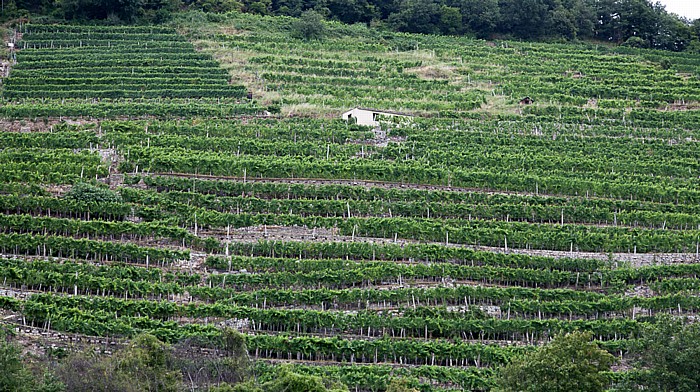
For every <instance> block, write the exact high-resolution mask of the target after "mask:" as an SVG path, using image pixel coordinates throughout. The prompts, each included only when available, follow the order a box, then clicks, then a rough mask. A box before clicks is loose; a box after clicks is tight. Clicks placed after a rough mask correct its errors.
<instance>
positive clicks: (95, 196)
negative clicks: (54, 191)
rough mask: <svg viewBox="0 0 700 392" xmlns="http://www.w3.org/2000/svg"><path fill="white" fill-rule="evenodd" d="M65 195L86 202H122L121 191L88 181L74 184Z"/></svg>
mask: <svg viewBox="0 0 700 392" xmlns="http://www.w3.org/2000/svg"><path fill="white" fill-rule="evenodd" d="M64 197H65V198H66V199H69V200H75V201H80V202H84V203H120V202H121V201H122V197H121V195H120V194H119V193H117V192H114V191H112V190H109V189H107V188H104V187H100V186H96V185H92V184H89V183H87V182H79V183H77V184H75V185H73V187H72V188H71V190H70V191H68V192H67V193H66V194H65V196H64Z"/></svg>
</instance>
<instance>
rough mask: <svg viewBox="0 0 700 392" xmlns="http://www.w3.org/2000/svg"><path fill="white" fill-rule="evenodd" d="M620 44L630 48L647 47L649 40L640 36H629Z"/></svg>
mask: <svg viewBox="0 0 700 392" xmlns="http://www.w3.org/2000/svg"><path fill="white" fill-rule="evenodd" d="M622 46H629V47H630V48H648V47H649V42H647V41H645V40H644V39H643V38H641V37H629V38H628V39H627V41H625V43H624V44H622Z"/></svg>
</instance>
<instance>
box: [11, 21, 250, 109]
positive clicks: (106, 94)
mask: <svg viewBox="0 0 700 392" xmlns="http://www.w3.org/2000/svg"><path fill="white" fill-rule="evenodd" d="M20 38H21V41H20V42H18V44H17V48H19V49H20V50H18V51H17V53H16V54H15V55H14V58H15V59H16V61H17V64H16V65H15V66H13V67H12V73H11V75H10V77H8V78H6V79H5V80H4V90H3V98H4V99H5V100H6V101H7V103H8V104H7V105H4V106H3V111H2V115H3V116H4V117H9V118H36V117H59V116H67V117H96V118H104V117H125V116H136V117H141V116H159V117H160V116H171V117H182V116H194V115H209V116H212V115H213V116H221V117H227V116H231V115H241V114H256V113H262V111H263V110H264V108H259V107H257V106H255V105H253V104H251V103H250V102H245V99H244V98H245V97H246V95H247V93H246V88H245V87H244V86H242V85H231V84H229V79H228V76H227V74H226V72H225V71H224V70H223V69H221V68H220V67H219V66H218V64H217V62H216V61H214V60H212V58H211V56H209V55H207V54H203V53H197V52H196V51H195V50H194V48H193V46H192V44H190V43H189V42H187V40H186V39H185V38H184V37H182V36H181V35H179V34H177V33H176V32H175V31H174V30H173V29H170V28H164V27H77V26H73V27H70V26H68V27H66V26H51V25H25V27H23V28H22V29H20V30H18V32H17V34H16V37H15V39H20Z"/></svg>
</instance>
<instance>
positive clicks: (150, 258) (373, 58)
mask: <svg viewBox="0 0 700 392" xmlns="http://www.w3.org/2000/svg"><path fill="white" fill-rule="evenodd" d="M231 18H234V19H231V20H228V21H226V20H225V21H224V22H221V21H219V22H218V24H217V25H214V24H205V25H203V26H201V27H202V29H201V31H200V32H199V33H197V34H195V33H190V34H193V35H192V36H191V38H192V39H194V40H195V43H196V45H197V46H201V47H202V48H205V49H206V50H207V51H210V52H211V54H212V55H213V56H214V57H216V58H217V59H219V60H221V61H223V62H225V63H227V64H225V66H226V67H228V68H229V70H230V72H231V74H230V75H226V74H224V73H222V72H221V71H219V69H220V68H217V67H218V64H217V63H216V62H214V61H213V60H211V58H210V57H208V56H209V55H208V54H203V53H201V52H196V51H194V50H193V46H191V44H189V43H187V42H186V41H185V40H184V39H183V38H181V37H183V36H182V35H177V34H175V33H173V31H172V30H169V29H156V28H127V29H125V28H113V27H100V28H78V27H56V26H33V25H28V26H27V27H26V32H25V34H24V35H23V36H22V41H20V42H19V43H18V47H19V48H21V50H19V51H18V53H17V64H16V65H14V66H13V69H12V71H11V72H10V76H9V77H8V78H7V79H5V80H4V92H3V94H4V97H5V99H6V100H8V101H11V102H7V104H6V105H4V106H3V107H2V110H4V114H5V115H6V116H8V117H27V118H28V119H27V121H28V120H29V119H34V118H36V117H39V118H42V117H47V118H46V121H47V122H49V123H50V124H51V126H41V120H39V121H36V122H33V121H28V122H27V124H28V125H26V126H25V129H24V130H25V131H27V130H28V132H11V131H9V129H11V128H12V127H8V131H7V132H2V133H0V146H1V147H2V149H1V151H0V173H2V175H0V178H2V182H1V183H0V212H2V215H0V252H2V255H3V257H2V258H1V259H0V279H2V286H3V287H2V290H3V293H4V295H3V296H2V297H0V307H2V309H3V316H4V320H5V321H4V322H5V323H8V324H11V325H13V326H16V328H17V330H18V331H20V333H21V331H25V330H28V328H29V327H34V328H40V329H42V330H53V331H60V332H66V333H75V334H80V335H87V336H104V337H117V338H125V339H128V338H130V337H133V336H135V335H137V334H138V333H140V332H144V331H145V332H150V333H152V334H154V335H156V336H157V337H158V338H159V339H162V340H163V341H166V342H171V343H174V342H178V341H182V340H183V339H187V338H193V337H196V338H201V339H204V340H206V339H213V338H215V337H216V336H219V335H220V334H221V331H222V327H224V326H234V327H236V328H238V329H240V330H241V331H242V332H244V333H245V336H246V343H247V347H248V349H249V354H250V356H251V357H252V358H254V359H256V374H257V375H258V376H259V377H260V378H261V379H265V378H266V377H270V375H271V374H272V373H273V369H274V368H275V367H276V366H277V365H279V364H280V363H286V362H291V363H292V364H293V366H294V368H295V369H296V370H297V371H299V372H302V373H308V374H324V375H329V376H332V377H334V378H338V379H340V380H341V381H343V382H344V383H346V384H347V385H348V386H349V387H350V389H351V390H357V391H384V390H385V389H386V388H387V384H388V382H389V381H390V380H391V379H392V378H397V377H403V378H406V379H408V380H409V381H410V383H411V384H412V385H414V386H416V387H419V388H420V390H421V391H451V390H477V391H486V390H489V389H490V388H491V386H492V385H493V384H492V383H493V374H494V369H495V368H496V367H497V366H499V365H502V364H504V363H506V362H508V361H509V359H511V358H513V357H514V356H515V355H518V354H521V353H524V352H528V351H530V350H532V349H533V348H534V347H535V346H536V345H539V344H542V343H544V342H546V341H547V340H548V339H550V338H551V337H552V336H554V335H555V334H558V333H560V332H566V331H574V330H584V331H591V332H592V333H593V334H594V336H595V338H596V341H597V342H598V343H599V344H600V346H601V347H603V348H605V349H606V350H608V351H610V352H611V353H613V354H614V355H615V356H616V357H618V358H620V359H621V360H622V364H624V363H625V361H626V359H627V348H628V347H629V345H630V344H631V343H632V342H633V341H634V339H636V338H637V337H638V334H639V331H640V329H641V327H642V326H643V325H645V324H647V323H654V322H656V316H658V315H660V314H665V313H670V314H674V315H696V313H697V311H698V309H699V308H700V297H699V296H698V290H700V281H699V280H698V279H697V276H698V272H700V264H698V261H699V260H700V258H698V250H699V249H700V248H699V246H700V245H699V243H700V207H698V202H699V201H700V193H699V191H698V185H699V181H700V180H699V178H700V170H699V169H700V168H699V167H698V160H697V157H698V156H700V149H699V148H698V139H699V138H700V135H698V130H697V129H698V127H697V126H696V125H697V123H698V119H699V118H700V117H699V116H698V112H697V111H696V110H695V109H693V108H694V105H696V104H697V102H696V101H697V97H696V96H695V95H697V92H696V91H695V90H694V88H695V87H697V66H698V65H697V64H698V63H697V62H698V61H700V60H698V59H697V58H695V57H693V56H681V55H669V54H661V53H657V52H645V51H635V52H633V53H623V50H621V49H612V48H607V47H600V48H597V49H596V48H593V47H579V46H564V45H546V44H529V43H513V42H502V43H497V44H492V43H487V42H483V41H471V40H467V39H464V38H447V37H441V38H438V37H428V36H410V35H401V34H393V33H391V34H389V33H382V34H383V36H382V37H376V36H374V37H372V36H371V33H370V32H369V31H368V30H364V32H365V33H366V34H368V35H367V37H370V38H365V39H364V40H362V41H360V42H357V41H353V42H354V44H353V45H350V42H351V41H352V39H355V38H357V36H358V35H359V34H360V32H361V31H359V30H357V31H355V30H350V29H351V28H342V29H341V28H340V27H337V26H336V27H334V29H335V30H331V36H329V38H327V39H326V40H324V41H323V42H321V43H318V42H313V43H306V42H303V41H298V40H286V41H280V40H278V39H277V38H279V35H280V34H282V32H283V31H285V29H286V28H287V25H288V23H289V21H288V20H287V19H282V18H280V19H271V18H254V17H251V16H236V17H231ZM263 25H264V26H266V30H265V31H263V30H262V27H260V26H263ZM178 27H179V28H180V29H181V30H180V31H189V30H187V28H186V27H187V26H178ZM217 29H218V30H217ZM343 29H348V30H343ZM352 29H356V28H354V27H353V28H352ZM214 31H216V33H215V34H214V33H213V32H214ZM56 32H59V33H56ZM226 32H228V33H226ZM341 33H347V34H349V36H340V34H341ZM333 34H337V35H338V37H336V36H334V35H333ZM353 34H355V35H354V36H353ZM377 34H379V33H377ZM409 43H410V45H409ZM494 45H495V46H494ZM416 46H417V47H418V50H415V48H416ZM85 56H87V58H88V60H87V61H94V66H89V67H88V66H85V67H84V68H80V67H76V64H77V61H78V58H79V59H81V60H79V61H85V60H84V59H85ZM49 59H50V60H49ZM120 59H123V63H124V65H123V66H122V65H121V61H122V60H120ZM533 59H537V61H536V62H535V63H536V66H535V64H533ZM665 59H670V60H669V61H671V67H670V68H669V69H662V67H660V65H659V64H660V63H661V62H662V60H665ZM234 64H235V67H234V66H233V65H234ZM64 68H69V69H64ZM437 70H442V71H441V72H443V73H440V74H439V75H438V74H437V73H436V74H432V75H433V76H431V77H430V78H427V77H426V75H428V74H429V73H431V72H437ZM569 70H575V72H580V77H579V76H577V77H573V76H572V75H571V74H570V73H567V72H568V71H569ZM163 72H165V73H163ZM256 74H257V76H258V79H255V80H251V79H248V78H249V77H250V75H256ZM436 75H437V76H436ZM577 75H578V74H577ZM229 77H230V78H231V79H233V83H234V85H229V82H228V81H229ZM238 84H240V85H241V87H238ZM243 85H245V87H242V86H243ZM64 86H72V87H71V88H70V89H67V88H65V87H64ZM247 89H251V90H254V94H255V95H257V96H259V97H260V99H259V101H257V102H258V103H250V102H246V100H244V99H243V98H242V96H243V95H244V93H245V91H247ZM525 95H529V96H531V97H533V98H534V100H535V104H534V105H529V106H524V107H521V106H519V105H518V103H517V102H518V101H519V100H520V98H522V97H523V96H525ZM591 99H595V100H596V104H595V105H594V104H593V103H592V102H590V100H591ZM42 101H43V102H42ZM188 102H189V103H188ZM219 102H221V103H219ZM678 102H685V103H684V104H683V107H682V108H681V107H678V106H679V104H678ZM262 105H264V106H265V107H267V106H269V105H277V106H281V108H282V112H283V113H285V114H289V113H296V114H299V113H306V114H309V111H313V112H314V113H316V114H317V115H314V116H305V117H294V116H293V117H291V118H287V117H283V116H272V117H269V116H268V117H250V116H246V117H242V118H227V119H217V118H206V117H200V116H196V115H209V114H211V116H210V117H219V116H221V117H232V116H233V115H234V114H251V113H256V112H257V111H258V110H260V109H261V108H262V107H263V106H262ZM356 105H358V106H376V107H378V108H385V109H396V110H408V111H411V112H413V113H416V114H420V115H421V116H419V117H416V118H415V119H413V120H412V121H411V123H410V124H407V125H403V126H396V125H387V124H385V125H384V128H383V129H381V130H379V129H371V128H368V127H362V126H358V125H355V124H349V123H346V122H344V121H341V120H337V119H330V118H327V117H326V116H323V114H335V115H337V114H338V113H339V112H340V111H341V110H342V109H345V108H348V107H350V106H356ZM666 106H673V107H674V108H675V109H682V110H674V111H671V110H666V109H667V108H666ZM146 108H154V109H153V111H151V110H150V109H149V110H148V111H146ZM180 108H184V109H182V111H179V110H180ZM190 108H191V110H190ZM161 109H162V110H161ZM73 110H75V111H73ZM102 110H104V111H102ZM132 110H133V111H132ZM216 110H220V112H218V114H217V112H216ZM144 114H148V115H149V116H150V117H151V118H148V119H143V118H142V119H139V120H129V119H124V118H121V117H129V116H134V117H142V116H143V115H144ZM59 115H60V116H66V117H78V116H83V117H94V119H93V120H91V121H87V119H86V118H82V120H81V121H79V122H74V121H71V122H56V119H55V118H48V117H53V116H59ZM102 117H120V118H119V119H114V118H112V119H105V118H102ZM8 124H11V125H16V124H15V123H11V122H9V121H8ZM27 128H28V129H27ZM385 131H386V133H385ZM623 368H624V367H623ZM623 370H624V369H623ZM623 370H621V371H620V372H618V373H615V374H613V375H611V381H612V380H614V379H618V378H623V377H625V373H624V371H623Z"/></svg>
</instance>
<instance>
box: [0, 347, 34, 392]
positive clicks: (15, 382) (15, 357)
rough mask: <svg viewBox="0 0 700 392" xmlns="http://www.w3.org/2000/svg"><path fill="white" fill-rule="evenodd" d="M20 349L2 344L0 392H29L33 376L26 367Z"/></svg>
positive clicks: (0, 349)
mask: <svg viewBox="0 0 700 392" xmlns="http://www.w3.org/2000/svg"><path fill="white" fill-rule="evenodd" d="M21 353H22V352H21V350H20V348H19V347H18V346H17V345H15V344H12V343H8V342H2V343H0V392H22V391H29V390H30V384H31V381H32V375H31V373H29V371H28V370H27V368H26V367H25V366H24V363H23V362H22V358H21Z"/></svg>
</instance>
